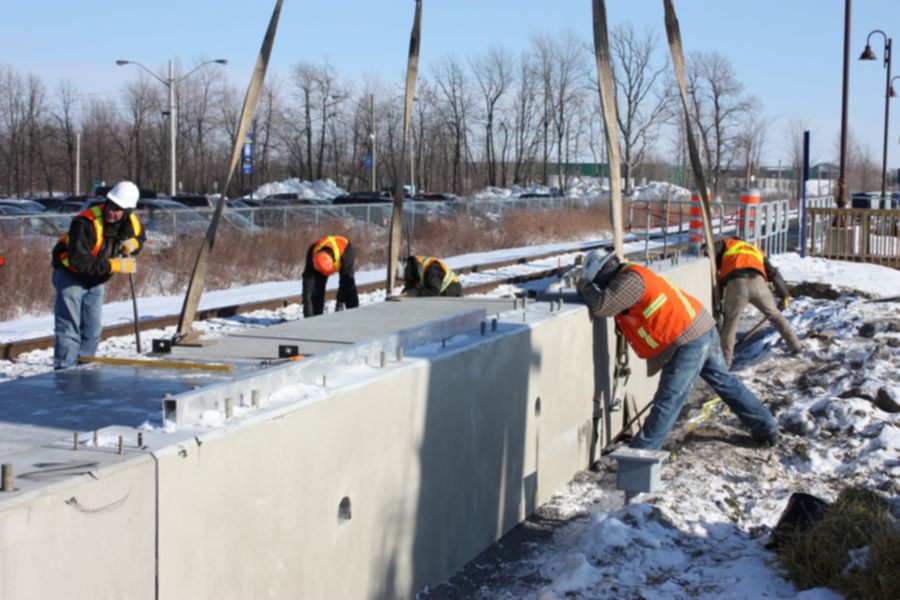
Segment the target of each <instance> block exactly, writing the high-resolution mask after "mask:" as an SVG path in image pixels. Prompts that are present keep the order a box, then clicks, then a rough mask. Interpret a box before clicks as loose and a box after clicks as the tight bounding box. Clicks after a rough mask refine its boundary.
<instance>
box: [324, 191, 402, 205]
mask: <svg viewBox="0 0 900 600" xmlns="http://www.w3.org/2000/svg"><path fill="white" fill-rule="evenodd" d="M392 200H393V198H391V195H390V194H389V193H388V192H350V193H349V194H343V195H342V196H338V197H337V198H335V199H334V200H332V201H331V203H332V204H334V205H341V204H372V203H382V202H391V201H392Z"/></svg>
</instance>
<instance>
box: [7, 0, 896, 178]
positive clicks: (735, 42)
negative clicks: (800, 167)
mask: <svg viewBox="0 0 900 600" xmlns="http://www.w3.org/2000/svg"><path fill="white" fill-rule="evenodd" d="M10 3H11V4H12V6H8V5H7V6H4V11H3V12H4V14H3V19H2V20H0V62H3V63H6V64H8V65H11V66H13V67H14V68H15V69H17V70H18V71H19V72H24V73H34V74H35V75H38V76H40V77H41V79H42V80H43V81H44V82H45V83H46V84H48V85H49V86H51V88H52V87H54V86H55V84H56V82H57V81H58V80H59V79H61V78H68V79H71V80H72V81H74V82H75V83H76V84H77V85H78V87H79V89H80V90H81V91H82V92H84V93H90V94H112V95H113V96H115V95H116V94H117V93H118V90H120V88H121V87H122V86H123V85H124V84H125V83H126V82H128V81H130V80H132V79H134V78H136V77H137V75H138V73H137V69H135V68H134V67H117V66H116V65H115V60H116V59H118V58H122V59H129V60H135V61H139V62H141V63H143V64H144V65H147V66H148V67H150V68H151V69H153V70H156V71H159V70H160V69H163V68H165V65H166V64H167V62H168V60H169V59H172V58H174V59H177V60H178V61H180V62H181V63H182V64H183V65H186V66H191V65H193V64H196V62H197V61H199V60H202V59H212V58H220V57H221V58H227V59H228V60H229V65H228V66H227V67H225V68H226V69H227V73H228V77H229V79H230V81H231V82H232V83H233V84H235V85H237V86H238V87H239V88H240V89H243V88H244V86H245V85H246V82H247V81H248V78H249V75H250V71H251V69H252V65H253V63H254V61H255V60H256V56H257V53H258V51H259V45H260V42H261V39H262V35H263V32H264V31H265V27H266V24H267V23H268V19H269V16H270V14H271V10H272V8H273V6H274V4H275V3H274V0H253V1H249V0H245V1H243V2H236V1H234V0H180V1H174V0H152V1H149V0H124V1H123V0H78V1H72V0H31V1H30V2H29V1H26V0H8V2H7V3H6V4H10ZM675 5H676V9H677V10H678V14H679V19H680V21H681V27H682V35H683V38H684V45H685V48H686V50H688V51H689V50H703V51H710V50H717V51H719V52H721V53H722V54H724V55H725V56H727V57H728V58H729V60H731V62H732V64H733V65H734V67H735V69H736V72H737V75H738V77H739V79H740V80H741V81H742V82H743V83H744V84H745V85H746V86H747V88H748V89H749V90H751V91H752V92H753V93H754V94H756V95H757V96H759V97H760V98H761V99H762V101H763V103H764V105H765V112H766V114H767V115H768V116H769V117H772V118H774V119H775V124H774V126H773V129H772V132H771V133H770V135H769V142H768V151H767V160H768V161H769V162H772V163H773V164H774V163H775V162H776V161H777V160H778V159H785V160H786V159H787V155H786V153H785V151H784V150H783V146H784V144H783V134H782V133H781V131H782V126H783V124H784V123H786V122H787V120H788V119H789V118H790V117H792V116H800V117H803V118H804V119H806V121H807V122H808V123H809V125H810V128H811V130H812V135H813V147H814V155H817V156H818V157H819V158H821V159H825V158H829V157H831V156H833V155H834V154H835V150H834V149H835V147H836V139H837V135H838V131H839V126H840V107H841V99H840V94H841V60H842V55H841V52H842V40H843V38H842V36H843V18H844V2H842V1H841V0H748V1H744V2H738V1H736V0H718V1H713V0H676V4H675ZM853 5H854V6H853V18H852V25H853V27H852V38H851V43H852V46H851V53H852V58H853V60H852V64H851V83H850V90H851V94H850V105H849V108H850V126H851V129H852V130H853V132H854V134H855V135H856V136H857V137H858V138H859V139H860V140H861V141H862V142H864V143H866V144H868V145H869V146H870V147H871V149H872V152H873V156H875V157H876V159H877V160H878V162H879V163H880V159H881V148H882V135H883V125H884V85H885V69H884V68H883V67H882V61H881V60H879V61H871V62H860V61H858V60H856V59H857V57H858V56H859V54H860V53H861V52H862V49H863V47H864V46H865V39H866V34H867V33H868V32H869V31H871V30H873V29H876V28H880V29H884V30H885V31H886V32H887V33H888V35H892V36H896V37H897V40H898V44H897V45H898V46H900V0H856V1H855V2H854V3H853ZM413 7H414V2H413V0H368V1H366V2H363V1H362V0H332V1H330V2H326V1H322V0H306V1H303V0H285V3H284V9H283V11H282V18H281V23H280V26H279V31H278V37H277V39H276V42H275V49H274V51H273V57H272V65H271V68H272V69H273V70H274V71H276V72H279V73H281V74H282V75H283V77H284V78H287V75H288V73H289V71H290V68H291V66H292V65H294V64H296V63H297V62H298V61H301V60H312V61H318V60H320V59H322V58H326V57H327V58H328V59H329V60H330V61H331V62H332V64H334V65H335V67H336V68H337V71H338V72H339V74H340V75H341V76H343V77H346V78H362V77H380V78H381V79H382V80H384V81H386V82H391V81H398V82H399V81H400V79H401V78H402V76H403V73H404V69H405V66H406V51H407V44H408V39H409V30H410V27H411V24H412V15H413ZM607 10H608V13H609V17H610V20H611V21H612V24H616V23H624V22H630V23H633V24H634V25H635V26H636V27H638V28H639V29H642V28H644V27H645V26H651V27H655V28H657V29H658V30H659V32H660V36H661V41H663V42H664V37H662V31H663V30H662V27H663V9H662V1H661V0H609V1H608V2H607ZM591 27H592V21H591V1H590V0H578V1H575V0H424V17H423V31H422V64H423V65H424V66H426V67H427V65H428V64H429V63H430V62H431V61H433V60H436V59H438V58H440V57H442V56H444V55H446V54H447V53H449V52H455V53H456V54H457V55H459V56H461V57H465V56H467V55H469V54H471V53H476V52H480V51H483V50H484V49H486V48H488V47H490V46H491V45H502V46H504V47H506V48H508V49H510V50H512V51H514V52H518V51H520V50H522V49H524V48H526V47H527V45H528V39H529V35H530V34H532V33H542V32H546V33H551V34H555V33H558V32H561V31H563V30H566V29H572V30H574V31H575V32H576V33H577V34H578V35H579V36H581V37H583V38H584V39H585V40H586V41H589V40H590V39H591V35H592V34H591ZM891 27H894V28H895V30H894V31H891V29H890V28H891ZM873 42H874V43H873V48H874V49H875V51H876V52H877V53H878V55H879V57H881V56H882V55H883V49H884V43H883V39H882V38H881V37H877V36H876V37H873ZM897 55H898V56H897V60H896V61H894V62H895V63H896V64H895V65H894V67H893V72H894V74H900V52H898V53H897ZM896 84H897V85H896V89H897V91H898V93H900V79H898V80H897V82H896ZM892 113H893V118H892V121H893V122H894V124H895V125H894V126H893V127H892V128H891V132H892V133H891V134H890V136H889V155H891V156H893V157H894V158H891V159H890V160H889V166H890V165H893V166H900V143H898V141H900V98H898V99H895V100H893V101H892Z"/></svg>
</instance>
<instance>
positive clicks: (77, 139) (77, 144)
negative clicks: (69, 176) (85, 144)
mask: <svg viewBox="0 0 900 600" xmlns="http://www.w3.org/2000/svg"><path fill="white" fill-rule="evenodd" d="M79 194H81V134H80V133H76V134H75V195H76V196H78V195H79Z"/></svg>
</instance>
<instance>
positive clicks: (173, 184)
mask: <svg viewBox="0 0 900 600" xmlns="http://www.w3.org/2000/svg"><path fill="white" fill-rule="evenodd" d="M166 87H168V88H169V189H170V190H171V191H170V192H169V193H170V194H171V195H172V196H175V195H177V193H178V178H177V177H176V176H175V163H176V162H177V161H176V160H175V157H176V156H178V154H177V153H176V152H175V137H176V136H175V132H176V129H177V124H176V122H175V119H176V114H175V110H176V109H175V61H174V60H172V59H169V79H168V81H167V83H166Z"/></svg>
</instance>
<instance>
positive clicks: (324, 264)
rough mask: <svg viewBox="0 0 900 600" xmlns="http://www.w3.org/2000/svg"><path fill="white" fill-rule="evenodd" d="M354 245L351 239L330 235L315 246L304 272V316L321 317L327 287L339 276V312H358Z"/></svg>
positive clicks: (311, 248)
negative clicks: (354, 309)
mask: <svg viewBox="0 0 900 600" xmlns="http://www.w3.org/2000/svg"><path fill="white" fill-rule="evenodd" d="M353 263H354V252H353V245H352V244H350V242H349V241H347V238H345V237H341V236H339V235H329V236H327V237H323V238H322V239H320V240H318V241H316V242H314V243H313V244H312V245H311V246H310V247H309V248H308V249H307V251H306V266H305V267H304V268H303V316H304V317H312V316H315V315H321V314H322V313H323V312H324V311H325V285H326V284H327V283H328V277H329V276H331V275H334V273H338V274H339V277H340V279H339V280H338V293H337V304H336V305H337V308H338V310H340V309H341V308H356V307H357V306H359V294H358V292H357V291H356V279H355V278H354V276H355V272H354V265H353Z"/></svg>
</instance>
